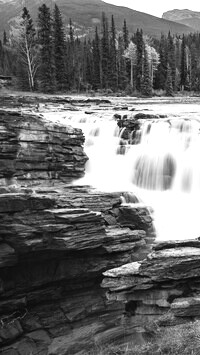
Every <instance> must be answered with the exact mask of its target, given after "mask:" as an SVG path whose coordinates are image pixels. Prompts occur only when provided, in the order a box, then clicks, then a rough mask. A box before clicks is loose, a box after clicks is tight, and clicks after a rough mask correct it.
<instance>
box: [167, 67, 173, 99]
mask: <svg viewBox="0 0 200 355" xmlns="http://www.w3.org/2000/svg"><path fill="white" fill-rule="evenodd" d="M165 90H166V96H173V81H172V71H171V68H170V65H169V64H168V65H167V78H166V83H165Z"/></svg>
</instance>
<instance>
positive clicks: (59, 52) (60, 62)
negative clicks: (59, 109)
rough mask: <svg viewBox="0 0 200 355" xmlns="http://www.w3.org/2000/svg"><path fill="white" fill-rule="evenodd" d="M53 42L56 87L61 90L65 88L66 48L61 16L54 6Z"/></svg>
mask: <svg viewBox="0 0 200 355" xmlns="http://www.w3.org/2000/svg"><path fill="white" fill-rule="evenodd" d="M53 40H54V61H55V79H56V87H57V89H58V90H63V89H65V88H66V84H67V83H66V71H65V49H66V46H65V35H64V28H63V21H62V15H61V12H60V10H59V8H58V6H57V5H56V4H55V8H54V23H53Z"/></svg>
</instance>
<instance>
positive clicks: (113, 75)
mask: <svg viewBox="0 0 200 355" xmlns="http://www.w3.org/2000/svg"><path fill="white" fill-rule="evenodd" d="M108 74H109V87H110V88H111V89H112V90H113V91H116V90H117V87H118V77H117V50H116V32H115V22H114V17H113V15H112V18H111V32H110V52H109V72H108Z"/></svg>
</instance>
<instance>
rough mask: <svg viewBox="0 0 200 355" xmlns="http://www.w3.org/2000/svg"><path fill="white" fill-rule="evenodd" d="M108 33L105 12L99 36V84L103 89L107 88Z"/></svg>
mask: <svg viewBox="0 0 200 355" xmlns="http://www.w3.org/2000/svg"><path fill="white" fill-rule="evenodd" d="M109 52H110V48H109V35H108V20H107V18H106V16H105V13H104V12H103V13H102V38H101V86H102V88H103V89H108V83H109V81H108V74H109Z"/></svg>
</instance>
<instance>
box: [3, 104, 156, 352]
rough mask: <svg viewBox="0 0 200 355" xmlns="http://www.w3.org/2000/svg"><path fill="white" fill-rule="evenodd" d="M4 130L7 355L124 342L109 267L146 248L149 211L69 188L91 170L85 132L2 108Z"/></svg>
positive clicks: (118, 199)
mask: <svg viewBox="0 0 200 355" xmlns="http://www.w3.org/2000/svg"><path fill="white" fill-rule="evenodd" d="M0 133H1V134H0V351H1V352H2V354H4V355H30V354H32V355H33V354H40V355H43V354H51V355H53V354H55V355H59V354H60V355H61V354H63V355H64V354H66V355H69V354H83V353H85V352H86V353H87V349H89V348H91V347H93V346H94V345H95V344H100V345H101V344H105V343H106V342H111V341H112V340H114V341H116V340H117V341H119V342H123V341H124V337H129V335H130V336H131V333H132V331H131V329H129V328H125V327H124V325H123V322H122V317H121V315H122V312H123V305H121V304H119V303H118V302H115V301H108V300H107V299H106V297H105V292H104V290H103V289H102V288H101V287H100V284H101V282H102V273H103V272H104V271H106V270H108V269H110V268H114V267H116V266H121V265H123V264H126V263H129V262H135V261H138V260H141V259H142V258H144V256H145V255H146V254H147V251H148V249H149V240H150V239H151V238H150V237H149V235H150V234H151V232H152V220H151V217H150V216H149V212H148V210H147V209H146V208H145V207H140V208H139V207H137V204H133V206H132V209H131V210H130V208H128V207H127V206H126V205H122V204H121V197H120V196H121V194H120V193H102V192H98V191H96V190H93V189H91V188H88V187H80V186H72V185H69V184H68V185H67V184H66V183H67V182H69V181H71V180H73V179H74V178H79V177H81V176H82V175H83V173H84V166H85V162H86V160H87V157H86V156H85V154H84V152H83V148H82V144H83V141H84V137H83V135H82V132H81V131H80V130H79V129H73V128H72V127H63V126H60V125H54V124H52V123H49V122H48V121H45V120H44V118H42V117H39V116H38V115H35V116H33V115H28V114H22V113H18V112H16V111H3V110H2V111H0ZM133 200H134V201H136V203H137V199H135V198H134V199H133ZM129 212H130V213H131V216H132V217H131V218H130V217H128V216H129Z"/></svg>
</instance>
